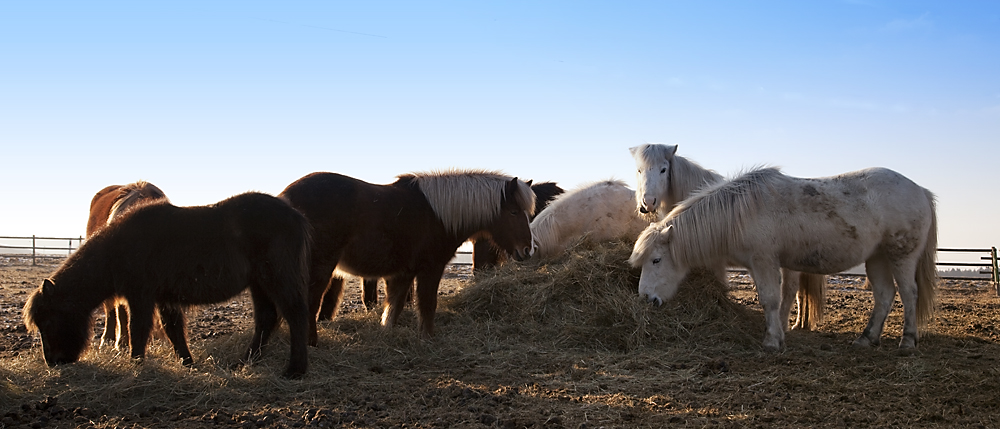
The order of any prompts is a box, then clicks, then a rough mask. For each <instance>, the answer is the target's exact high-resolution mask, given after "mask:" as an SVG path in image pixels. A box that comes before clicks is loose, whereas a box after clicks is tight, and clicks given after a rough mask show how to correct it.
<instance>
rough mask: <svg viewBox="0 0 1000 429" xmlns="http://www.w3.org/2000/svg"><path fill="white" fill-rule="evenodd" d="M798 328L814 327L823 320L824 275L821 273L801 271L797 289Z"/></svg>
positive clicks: (807, 329)
mask: <svg viewBox="0 0 1000 429" xmlns="http://www.w3.org/2000/svg"><path fill="white" fill-rule="evenodd" d="M796 298H797V299H798V302H799V306H800V307H799V314H800V316H799V320H800V322H799V326H798V327H799V328H801V329H804V330H806V331H811V330H813V329H816V326H817V325H818V324H819V323H820V322H822V321H823V314H824V307H825V306H824V304H825V303H826V276H825V275H823V274H809V273H801V274H800V277H799V291H798V295H797V297H796Z"/></svg>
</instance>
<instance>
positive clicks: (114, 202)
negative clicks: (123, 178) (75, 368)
mask: <svg viewBox="0 0 1000 429" xmlns="http://www.w3.org/2000/svg"><path fill="white" fill-rule="evenodd" d="M157 200H164V201H167V195H166V194H164V193H163V191H161V190H160V188H157V187H156V186H155V185H153V184H152V183H149V182H145V181H138V182H135V183H129V184H128V185H124V186H122V185H111V186H108V187H105V188H104V189H101V190H100V191H99V192H97V194H95V195H94V199H93V200H91V201H90V216H89V217H88V219H87V239H88V240H89V239H90V237H92V236H93V235H94V234H96V233H97V231H98V230H100V229H101V228H103V227H104V226H105V225H107V224H108V223H110V222H111V221H112V220H114V219H116V218H118V217H120V216H121V215H122V214H124V213H125V212H126V211H128V210H129V209H131V208H132V207H135V206H136V205H138V204H139V203H148V202H152V201H157ZM104 318H105V321H104V332H103V333H102V334H101V344H113V345H114V347H115V348H116V349H117V348H125V347H128V307H127V306H126V303H125V302H124V301H123V300H121V299H119V297H111V298H108V299H107V300H106V301H104Z"/></svg>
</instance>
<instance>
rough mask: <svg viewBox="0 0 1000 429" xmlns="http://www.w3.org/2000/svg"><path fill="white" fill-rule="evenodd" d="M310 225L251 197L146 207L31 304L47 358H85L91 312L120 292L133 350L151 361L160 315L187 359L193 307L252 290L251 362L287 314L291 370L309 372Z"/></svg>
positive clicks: (111, 229) (110, 230)
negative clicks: (188, 314) (188, 310)
mask: <svg viewBox="0 0 1000 429" xmlns="http://www.w3.org/2000/svg"><path fill="white" fill-rule="evenodd" d="M309 240H310V231H309V223H308V221H307V220H306V219H305V217H304V216H302V214H301V213H299V212H298V211H296V210H295V209H293V208H291V207H290V206H289V205H288V204H287V203H285V202H284V201H282V200H280V199H278V198H275V197H272V196H270V195H265V194H261V193H254V192H251V193H246V194H241V195H237V196H234V197H231V198H229V199H226V200H223V201H221V202H219V203H217V204H213V205H209V206H202V207H177V206H174V205H172V204H170V203H168V202H166V201H160V202H155V203H150V204H145V205H141V206H139V207H136V208H134V209H132V210H130V211H128V212H127V213H126V214H125V215H124V216H122V217H121V218H119V219H116V220H115V221H114V222H111V223H110V224H108V225H107V226H106V227H104V228H102V229H101V230H100V231H98V232H97V233H96V234H94V235H93V236H92V237H91V238H90V239H89V240H87V242H86V243H84V244H83V245H82V246H80V248H79V249H78V250H77V251H76V252H74V253H73V254H72V255H71V256H70V257H69V258H67V259H66V261H65V262H64V263H63V264H62V266H60V267H59V269H58V270H57V271H56V272H55V273H54V274H53V275H52V277H51V278H49V279H46V280H45V281H44V282H43V284H42V286H40V287H39V288H38V289H36V290H35V291H34V292H33V293H32V295H31V296H30V297H29V298H28V302H27V304H25V306H24V323H25V326H27V327H28V329H30V330H31V331H38V332H39V333H40V334H41V339H42V350H43V353H44V356H45V362H46V363H47V364H48V365H50V366H53V365H57V364H63V363H71V362H75V361H77V360H78V359H79V358H80V355H81V353H83V351H84V349H85V348H86V347H87V345H88V344H89V341H88V340H89V338H90V334H89V333H88V332H89V331H90V330H91V329H92V326H93V319H92V317H91V312H92V311H93V310H94V308H95V307H97V306H98V305H100V303H101V302H103V301H105V300H107V299H108V298H110V297H113V296H120V297H123V298H124V299H125V300H127V301H128V305H129V309H130V311H131V317H130V318H129V331H130V335H131V341H130V346H131V356H132V357H133V358H135V359H140V360H141V359H143V358H144V357H145V354H146V342H147V341H148V339H149V332H150V329H151V327H152V323H153V309H154V308H157V309H159V312H160V321H161V322H162V323H163V329H164V331H165V332H166V334H167V337H168V338H169V339H170V342H171V343H172V344H173V346H174V352H175V353H176V354H177V356H178V357H180V358H181V360H182V362H183V363H184V364H185V365H191V364H192V363H193V362H194V361H193V359H192V357H191V352H190V351H189V350H188V346H187V334H186V332H185V320H184V319H185V318H184V310H183V309H184V307H185V306H190V305H202V304H212V303H217V302H222V301H225V300H227V299H230V298H232V297H233V296H235V295H236V294H238V293H240V292H241V291H243V290H244V289H247V288H249V289H250V295H251V297H252V299H253V303H254V334H253V338H252V340H251V341H250V346H249V348H248V349H247V352H246V354H245V355H244V357H243V359H242V362H244V363H249V362H251V361H252V360H254V359H256V358H257V357H259V356H260V353H261V349H262V347H263V346H264V344H266V343H267V340H268V338H269V337H270V336H271V334H272V333H273V332H274V330H275V329H276V328H277V325H278V323H279V322H280V320H281V318H282V317H283V318H284V319H285V320H287V321H288V330H289V336H290V344H291V347H290V348H291V357H290V359H289V363H288V368H287V370H286V371H285V376H288V377H297V376H301V375H302V374H304V373H305V372H306V367H307V365H308V360H307V356H306V352H307V351H306V348H307V346H306V339H307V335H308V329H309V321H308V316H307V313H306V310H307V308H308V304H307V302H306V294H307V290H306V282H307V279H306V273H307V271H306V270H307V268H308V267H307V265H306V264H307V263H308V261H309Z"/></svg>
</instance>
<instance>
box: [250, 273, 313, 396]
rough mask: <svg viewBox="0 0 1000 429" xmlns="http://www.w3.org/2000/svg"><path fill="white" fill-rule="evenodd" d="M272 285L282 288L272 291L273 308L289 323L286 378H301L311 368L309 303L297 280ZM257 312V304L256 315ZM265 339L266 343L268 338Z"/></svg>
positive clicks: (277, 282) (275, 282) (276, 282)
mask: <svg viewBox="0 0 1000 429" xmlns="http://www.w3.org/2000/svg"><path fill="white" fill-rule="evenodd" d="M271 284H275V285H280V286H281V288H280V289H276V290H273V291H270V294H269V296H270V298H271V302H272V303H273V306H274V307H276V308H277V310H278V312H279V316H281V317H283V318H284V319H285V320H286V321H287V322H288V343H289V357H288V367H287V368H286V369H285V373H284V377H285V378H301V377H302V376H303V375H305V373H306V369H307V368H308V367H309V357H308V350H307V349H308V347H307V346H306V342H307V341H308V337H309V317H308V315H307V313H306V309H307V308H308V303H307V302H306V296H305V290H304V288H302V287H301V285H300V283H298V281H297V280H296V279H295V278H290V279H287V280H286V281H280V280H279V281H274V282H271ZM256 312H257V310H256V303H255V306H254V313H256ZM279 320H280V319H279ZM277 323H280V322H276V323H275V326H274V327H273V328H272V330H273V329H276V328H277ZM263 339H264V341H266V337H264V338H263ZM263 345H264V343H261V347H263Z"/></svg>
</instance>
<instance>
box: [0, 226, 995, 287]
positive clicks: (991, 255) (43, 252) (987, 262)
mask: <svg viewBox="0 0 1000 429" xmlns="http://www.w3.org/2000/svg"><path fill="white" fill-rule="evenodd" d="M0 240H20V241H24V242H25V244H24V245H20V246H13V245H5V244H2V243H0V255H6V256H14V255H15V254H9V253H7V252H8V249H9V250H13V251H18V250H20V251H23V252H16V255H18V256H20V255H24V256H26V255H27V251H28V250H30V251H31V264H32V265H35V264H36V262H37V260H38V258H52V257H62V256H63V252H65V254H66V255H69V254H71V253H73V251H74V250H76V248H78V247H80V244H82V243H83V237H77V238H59V237H38V236H34V235H33V236H31V237H0ZM29 240H30V242H31V245H30V246H29V245H27V242H28V241H29ZM39 241H43V242H59V241H65V242H66V243H67V244H66V247H58V246H56V247H53V246H51V245H50V246H41V245H39V243H38V242H39ZM73 243H76V246H74V245H73ZM937 251H938V253H972V254H979V255H980V257H979V259H980V261H982V262H942V261H938V263H937V265H938V266H939V267H967V268H978V271H979V274H989V275H990V281H991V282H992V283H993V286H994V287H995V288H996V290H997V295H1000V266H998V264H997V248H996V247H990V248H988V249H985V248H978V249H976V248H969V249H966V248H939V249H937ZM471 253H472V252H468V251H459V252H457V253H456V256H457V255H471ZM455 264H458V265H469V264H470V263H469V262H455ZM942 278H944V279H957V280H967V279H969V278H968V277H948V276H942Z"/></svg>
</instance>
